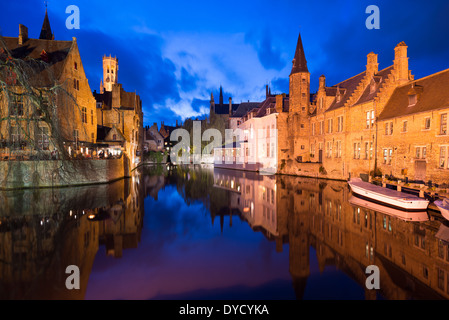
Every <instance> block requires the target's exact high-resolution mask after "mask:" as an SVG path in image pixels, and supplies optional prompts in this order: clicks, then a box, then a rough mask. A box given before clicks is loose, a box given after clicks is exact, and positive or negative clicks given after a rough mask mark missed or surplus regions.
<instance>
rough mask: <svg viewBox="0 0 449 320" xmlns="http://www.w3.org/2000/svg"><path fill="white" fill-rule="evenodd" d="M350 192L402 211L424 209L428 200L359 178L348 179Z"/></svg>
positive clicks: (427, 204)
mask: <svg viewBox="0 0 449 320" xmlns="http://www.w3.org/2000/svg"><path fill="white" fill-rule="evenodd" d="M348 184H349V186H350V187H351V190H352V193H353V194H354V195H356V196H358V197H360V198H362V199H367V200H370V201H373V202H377V203H380V204H382V205H385V206H388V207H392V208H395V209H399V210H404V211H425V210H427V207H428V206H429V201H428V200H426V199H423V198H420V197H417V196H414V195H411V194H408V193H405V192H400V191H396V190H391V189H388V188H383V187H381V186H376V185H374V184H372V183H369V182H364V181H362V179H360V178H352V179H351V180H350V181H348Z"/></svg>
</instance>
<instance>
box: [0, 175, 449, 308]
mask: <svg viewBox="0 0 449 320" xmlns="http://www.w3.org/2000/svg"><path fill="white" fill-rule="evenodd" d="M0 201H1V202H0V210H1V214H0V239H1V242H0V244H1V246H0V298H1V299H330V298H333V299H379V298H381V299H447V298H449V265H448V264H449V227H448V225H447V222H446V221H444V219H442V218H441V217H440V216H439V215H438V214H434V213H431V212H429V213H428V212H424V213H418V214H415V215H414V216H413V220H414V221H410V216H401V215H398V212H395V211H392V210H390V209H386V208H385V207H378V206H373V205H372V204H369V203H366V202H364V201H360V199H356V198H354V197H353V196H352V195H351V192H350V190H349V188H348V187H347V185H346V183H344V182H338V181H323V180H316V179H306V178H297V177H289V176H266V175H258V174H255V173H250V172H243V171H231V170H225V169H215V170H214V169H213V168H212V169H211V168H208V167H201V166H196V167H183V168H181V167H175V168H169V169H166V168H162V167H146V168H143V169H142V170H141V171H139V172H136V174H135V176H134V177H133V178H132V179H128V180H121V181H117V182H115V183H112V184H109V185H99V186H90V187H79V188H67V189H42V190H22V191H15V192H3V193H0ZM144 215H145V219H144ZM68 265H77V266H79V267H80V271H81V290H73V291H70V290H67V289H66V288H65V280H66V278H67V274H66V273H65V268H66V267H67V266H68ZM368 265H376V266H378V267H379V268H380V275H381V278H380V284H381V289H380V290H379V291H378V292H377V293H376V292H375V291H370V290H366V289H365V280H366V274H365V269H366V267H367V266H368Z"/></svg>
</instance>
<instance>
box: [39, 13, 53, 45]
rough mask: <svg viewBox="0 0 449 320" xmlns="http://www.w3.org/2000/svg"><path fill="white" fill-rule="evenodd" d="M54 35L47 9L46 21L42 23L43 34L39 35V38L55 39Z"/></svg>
mask: <svg viewBox="0 0 449 320" xmlns="http://www.w3.org/2000/svg"><path fill="white" fill-rule="evenodd" d="M54 38H55V37H54V35H53V33H52V32H51V27H50V20H49V19H48V12H47V9H45V18H44V23H43V24H42V29H41V34H40V36H39V39H43V40H54Z"/></svg>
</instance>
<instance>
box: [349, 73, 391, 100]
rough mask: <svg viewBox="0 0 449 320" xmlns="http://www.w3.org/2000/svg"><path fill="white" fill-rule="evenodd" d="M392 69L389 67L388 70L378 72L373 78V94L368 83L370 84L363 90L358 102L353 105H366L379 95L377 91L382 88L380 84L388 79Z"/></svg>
mask: <svg viewBox="0 0 449 320" xmlns="http://www.w3.org/2000/svg"><path fill="white" fill-rule="evenodd" d="M393 68H394V66H389V67H388V68H385V69H383V70H381V71H379V72H378V73H377V74H376V75H375V76H374V77H373V81H374V82H375V86H376V89H375V90H374V91H373V92H371V86H370V84H371V82H370V84H369V85H368V86H367V87H366V88H365V91H364V92H363V94H362V95H361V96H360V98H359V100H358V101H357V102H356V103H355V104H354V105H358V104H362V103H366V102H368V101H371V100H373V99H374V98H375V97H376V96H377V94H378V93H379V90H380V88H381V86H382V82H383V81H385V79H386V78H388V76H389V75H390V73H391V72H392V71H393Z"/></svg>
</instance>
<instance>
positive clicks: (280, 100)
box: [275, 94, 285, 113]
mask: <svg viewBox="0 0 449 320" xmlns="http://www.w3.org/2000/svg"><path fill="white" fill-rule="evenodd" d="M284 98H285V94H278V95H277V96H276V106H275V109H276V112H278V113H281V112H282V111H283V110H284Z"/></svg>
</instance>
